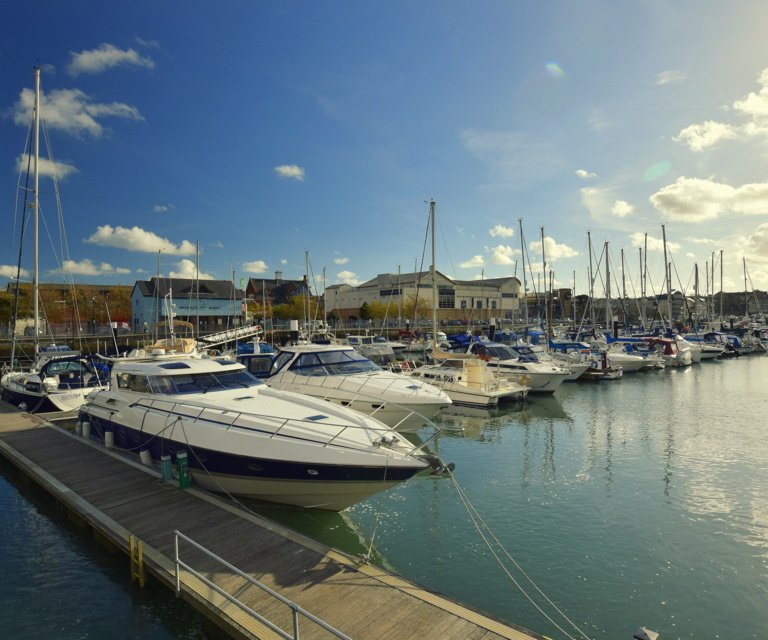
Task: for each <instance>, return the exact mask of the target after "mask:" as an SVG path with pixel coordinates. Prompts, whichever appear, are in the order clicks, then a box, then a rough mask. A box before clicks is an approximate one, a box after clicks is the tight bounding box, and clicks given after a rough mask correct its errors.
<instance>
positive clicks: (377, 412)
mask: <svg viewBox="0 0 768 640" xmlns="http://www.w3.org/2000/svg"><path fill="white" fill-rule="evenodd" d="M238 360H239V361H240V362H242V363H243V364H244V365H245V366H246V367H247V369H248V371H250V372H251V373H252V374H254V375H255V376H257V377H259V378H261V379H262V380H264V382H266V383H267V384H268V385H269V386H271V387H274V388H275V389H282V390H285V391H293V392H295V393H301V394H304V395H308V396H313V397H315V398H320V399H322V400H329V401H330V402H333V403H335V404H339V405H343V406H345V407H350V408H351V409H355V410H356V411H360V412H362V413H365V414H368V415H371V416H373V417H375V418H376V419H377V420H380V421H381V422H383V423H385V424H387V425H389V426H390V427H393V428H395V429H397V430H398V431H404V430H409V429H414V428H418V427H421V426H423V425H424V424H425V423H426V422H427V421H428V420H429V419H430V418H432V417H434V415H435V414H436V413H437V412H438V411H440V409H442V408H443V407H447V406H448V405H449V404H451V398H450V397H449V396H448V394H446V393H445V392H443V391H441V390H440V389H436V388H435V387H434V386H432V385H430V384H427V383H426V382H419V381H418V380H414V379H413V378H411V377H408V376H406V375H403V374H402V373H395V372H392V371H388V370H384V369H382V368H381V367H380V366H378V365H377V364H376V363H375V362H373V361H371V360H370V359H369V358H367V357H365V356H364V355H363V354H362V353H360V352H359V351H357V350H356V349H354V348H353V347H351V346H349V345H341V344H335V345H315V344H310V345H291V346H284V347H281V349H280V351H279V353H277V354H276V355H272V354H243V355H241V356H239V357H238Z"/></svg>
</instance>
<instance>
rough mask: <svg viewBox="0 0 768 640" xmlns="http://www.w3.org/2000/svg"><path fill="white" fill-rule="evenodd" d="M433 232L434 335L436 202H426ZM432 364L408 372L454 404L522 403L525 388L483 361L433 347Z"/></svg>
mask: <svg viewBox="0 0 768 640" xmlns="http://www.w3.org/2000/svg"><path fill="white" fill-rule="evenodd" d="M429 223H430V227H431V231H432V265H431V266H430V269H429V272H430V277H431V281H432V282H431V284H432V335H433V336H437V335H438V330H437V303H438V301H437V282H436V279H435V201H434V200H430V203H429ZM432 359H433V362H432V364H423V365H421V366H420V367H416V368H415V369H413V371H411V372H410V375H411V376H412V377H414V378H418V379H420V380H423V381H425V382H429V383H430V384H432V385H434V386H436V387H438V388H440V389H442V390H443V391H444V392H445V393H446V394H447V395H448V397H449V398H450V399H451V401H452V402H453V403H454V404H459V405H464V406H473V407H486V408H487V407H494V406H496V405H498V403H499V401H500V400H503V399H507V400H524V399H525V398H526V396H527V395H528V387H526V386H524V385H521V384H518V383H517V382H513V381H511V380H507V379H505V378H501V377H499V376H497V375H495V374H494V372H493V370H492V369H491V368H489V366H488V363H487V362H486V361H485V360H481V359H480V358H478V357H477V356H474V355H471V354H467V353H450V352H446V351H443V350H441V349H440V348H439V344H437V343H436V344H435V345H434V348H433V349H432Z"/></svg>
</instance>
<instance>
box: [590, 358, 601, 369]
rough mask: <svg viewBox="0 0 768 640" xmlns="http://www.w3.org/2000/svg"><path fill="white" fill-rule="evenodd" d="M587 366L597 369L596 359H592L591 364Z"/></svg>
mask: <svg viewBox="0 0 768 640" xmlns="http://www.w3.org/2000/svg"><path fill="white" fill-rule="evenodd" d="M589 366H590V368H592V369H598V368H599V367H598V366H597V360H593V361H592V364H590V365H589Z"/></svg>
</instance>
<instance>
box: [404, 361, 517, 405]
mask: <svg viewBox="0 0 768 640" xmlns="http://www.w3.org/2000/svg"><path fill="white" fill-rule="evenodd" d="M439 355H444V354H439ZM410 375H411V377H413V378H417V379H419V380H424V381H425V382H428V383H429V384H431V385H434V386H435V387H437V388H438V389H441V390H442V391H444V392H445V393H447V394H448V396H449V397H450V398H451V400H452V401H453V403H454V404H459V405H464V406H469V407H494V406H496V405H498V404H499V401H501V400H525V398H526V396H527V395H528V387H526V386H523V385H521V384H519V383H517V382H513V381H512V380H507V379H506V378H502V377H500V376H497V375H495V374H494V372H493V369H492V368H490V367H489V366H488V363H487V362H485V361H484V360H481V359H480V358H477V357H474V356H472V357H468V356H466V354H464V357H460V356H458V354H456V357H450V354H448V356H447V357H438V358H437V359H436V360H435V362H434V363H433V364H425V365H422V366H420V367H416V368H415V369H414V370H413V371H411V373H410Z"/></svg>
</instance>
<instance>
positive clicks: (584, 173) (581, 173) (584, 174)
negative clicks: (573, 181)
mask: <svg viewBox="0 0 768 640" xmlns="http://www.w3.org/2000/svg"><path fill="white" fill-rule="evenodd" d="M575 173H576V175H577V176H578V177H579V178H582V179H583V180H587V179H589V178H597V174H596V173H594V172H592V171H587V170H586V169H576V171H575Z"/></svg>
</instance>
